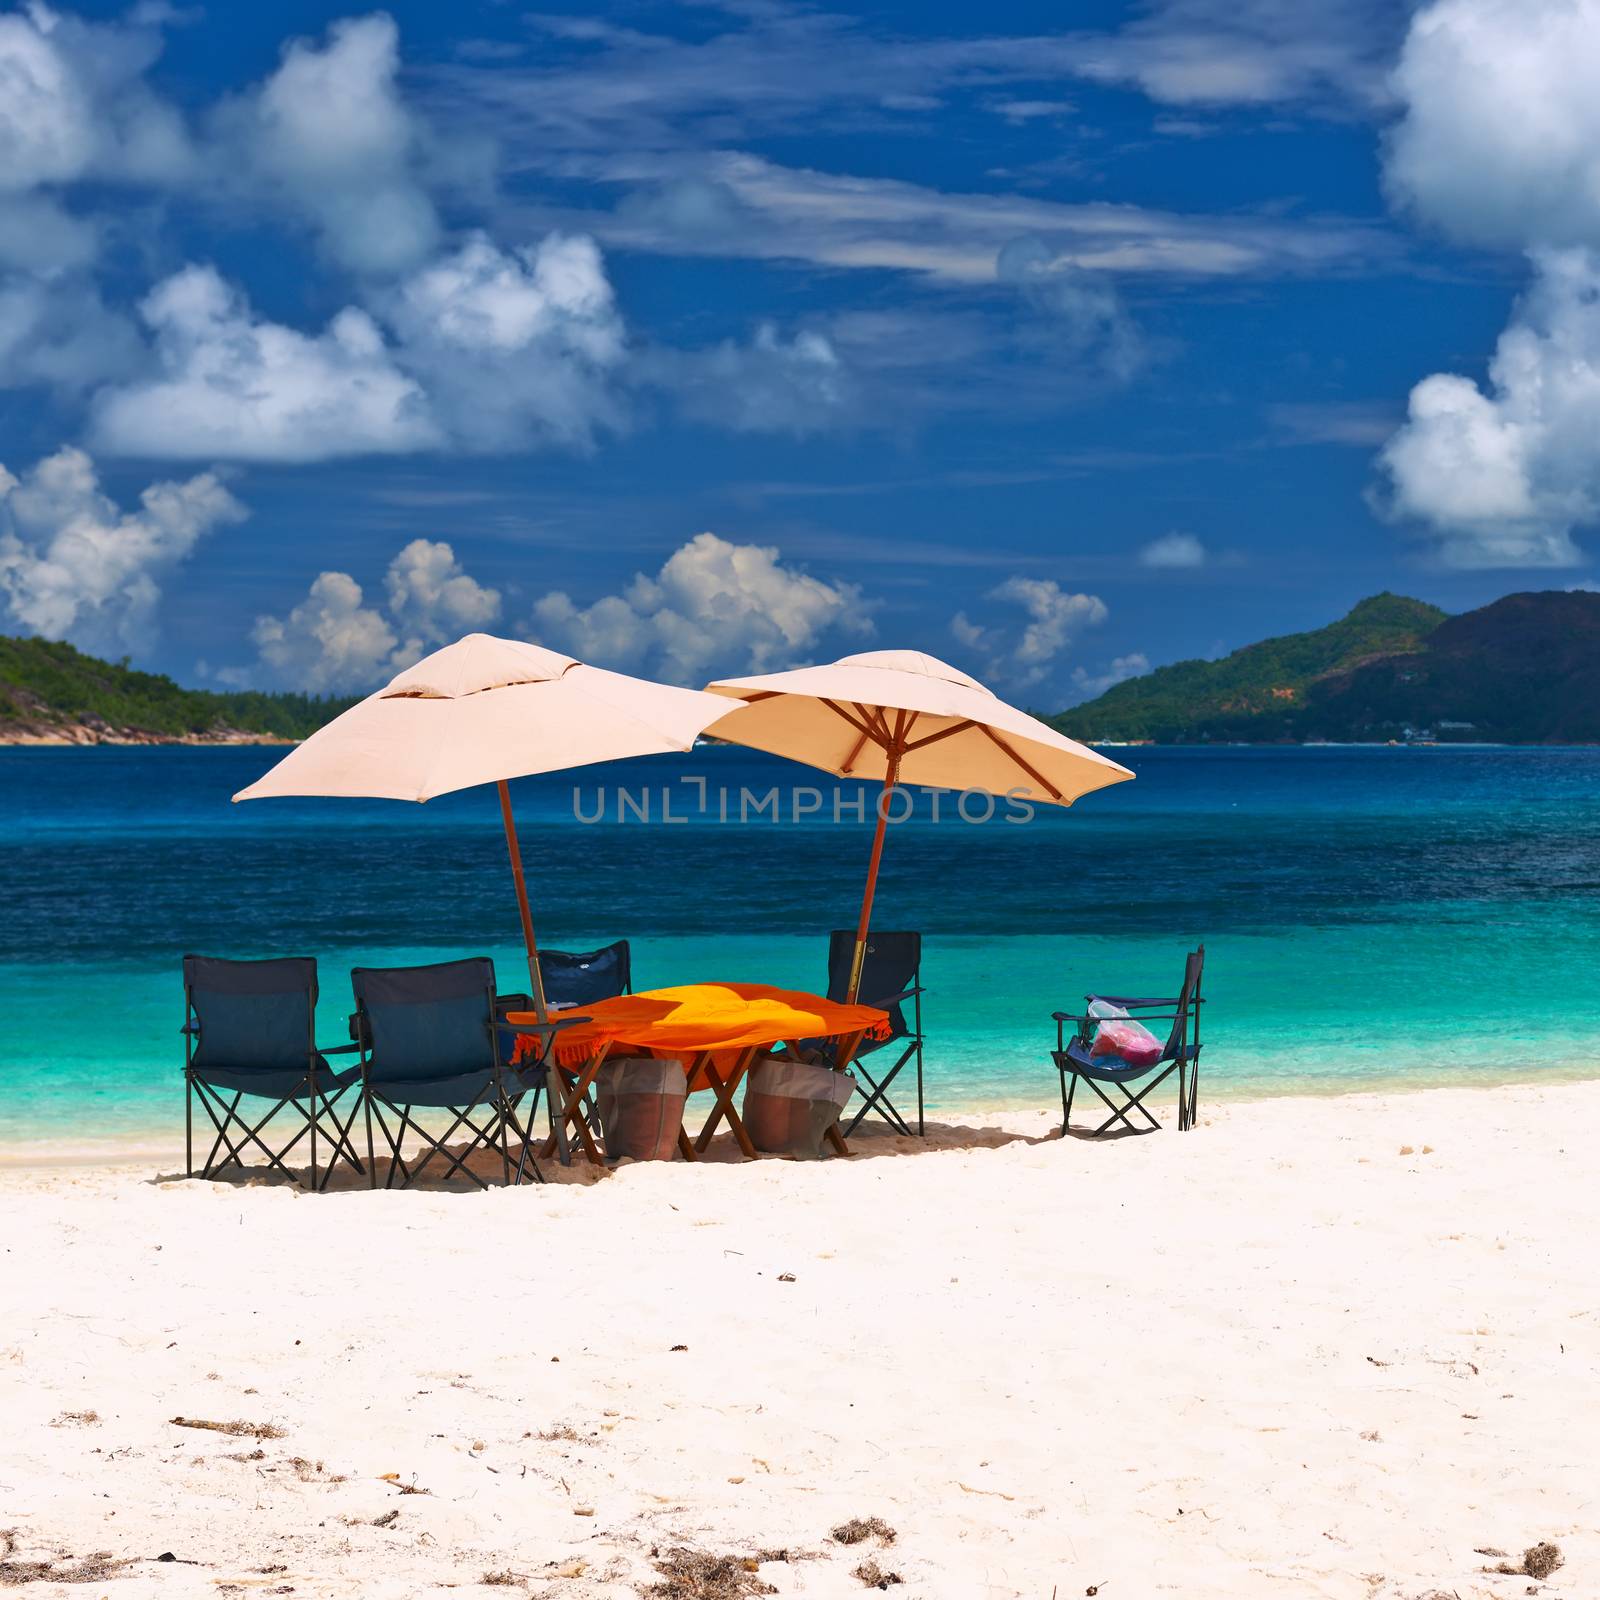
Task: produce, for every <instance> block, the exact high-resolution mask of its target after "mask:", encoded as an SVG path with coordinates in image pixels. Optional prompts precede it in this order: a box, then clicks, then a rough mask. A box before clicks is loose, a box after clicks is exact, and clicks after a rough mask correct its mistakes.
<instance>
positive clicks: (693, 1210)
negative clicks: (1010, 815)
mask: <svg viewBox="0 0 1600 1600" xmlns="http://www.w3.org/2000/svg"><path fill="white" fill-rule="evenodd" d="M1163 1110H1164V1111H1165V1112H1166V1113H1167V1114H1170V1111H1171V1107H1170V1104H1168V1105H1166V1106H1164V1107H1163ZM972 1120H973V1121H974V1123H976V1122H977V1121H979V1120H981V1119H972ZM994 1120H995V1122H996V1123H997V1124H998V1128H989V1129H986V1130H985V1129H979V1128H977V1127H976V1126H974V1127H968V1128H959V1129H952V1128H947V1129H943V1130H941V1131H940V1132H939V1133H938V1135H937V1137H935V1138H933V1139H930V1140H929V1141H928V1142H927V1144H926V1146H923V1145H921V1144H918V1143H915V1142H909V1141H898V1140H892V1139H889V1138H881V1139H873V1138H861V1139H858V1140H857V1142H856V1148H857V1150H859V1151H860V1152H862V1154H861V1155H860V1157H859V1158H857V1159H854V1160H851V1161H850V1162H840V1161H831V1162H817V1163H810V1164H796V1163H788V1162H780V1161H762V1162H759V1163H755V1164H749V1165H743V1164H735V1163H733V1162H731V1161H725V1160H719V1161H711V1162H707V1163H706V1164H704V1165H702V1166H699V1167H687V1166H684V1165H682V1164H681V1163H679V1164H673V1165H670V1166H630V1167H624V1168H621V1169H619V1170H617V1171H615V1172H613V1173H610V1174H607V1175H604V1176H601V1177H598V1178H596V1177H594V1176H592V1175H590V1174H587V1173H584V1172H582V1171H576V1170H575V1172H574V1173H573V1174H572V1175H570V1176H568V1177H567V1178H566V1181H559V1182H552V1183H550V1184H548V1185H546V1186H544V1187H542V1188H524V1189H521V1190H514V1191H507V1190H498V1191H496V1192H492V1193H488V1194H480V1193H468V1192H459V1191H449V1192H444V1191H437V1190H436V1191H432V1192H414V1193H406V1194H402V1193H388V1194H385V1193H379V1194H370V1193H368V1192H366V1191H365V1190H360V1191H353V1192H343V1193H336V1194H330V1195H327V1196H322V1197H315V1196H307V1195H303V1194H299V1193H296V1192H295V1191H293V1190H291V1189H288V1188H284V1187H277V1186H268V1185H251V1186H239V1185H233V1184H222V1183H185V1182H181V1181H180V1182H170V1181H163V1180H159V1179H155V1178H154V1176H153V1175H154V1173H155V1172H156V1171H157V1170H158V1169H157V1168H155V1167H153V1166H152V1165H150V1164H148V1163H146V1164H143V1165H139V1166H120V1167H105V1166H84V1165H78V1166H69V1165H55V1166H32V1167H30V1166H13V1167H9V1168H6V1169H0V1241H3V1248H4V1257H3V1263H4V1271H3V1274H0V1418H3V1429H0V1530H9V1533H8V1534H6V1535H5V1536H4V1537H0V1556H3V1561H4V1563H5V1564H4V1565H0V1583H4V1582H12V1581H16V1580H17V1579H18V1578H19V1577H22V1576H26V1574H27V1572H28V1571H29V1570H30V1569H29V1568H27V1566H26V1565H25V1564H26V1563H29V1562H40V1563H48V1564H50V1565H49V1566H48V1567H47V1569H46V1570H48V1571H51V1572H53V1573H54V1574H55V1575H56V1577H57V1578H58V1579H59V1578H66V1577H76V1578H79V1579H86V1580H91V1581H84V1582H74V1583H70V1584H68V1583H65V1582H56V1581H51V1580H45V1581H40V1582H38V1583H37V1584H35V1585H34V1586H33V1587H27V1588H24V1590H23V1591H22V1592H25V1593H56V1592H59V1593H61V1594H70V1595H73V1596H87V1595H99V1594H105V1595H109V1596H113V1597H128V1600H133V1597H137V1596H141V1595H145V1594H161V1595H171V1596H180V1595H182V1596H188V1595H206V1596H215V1595H249V1594H291V1593H292V1594H294V1595H297V1596H301V1597H306V1596H323V1595H363V1596H374V1597H381V1596H395V1597H400V1596H406V1597H409V1596H420V1595H434V1594H443V1593H444V1592H445V1591H446V1590H449V1591H450V1592H451V1593H452V1594H455V1595H462V1594H468V1595H470V1594H473V1593H478V1592H481V1593H483V1594H485V1595H489V1594H505V1593H512V1594H514V1593H516V1592H518V1591H519V1590H520V1591H522V1592H526V1593H529V1594H533V1595H539V1596H550V1597H562V1600H566V1597H571V1600H581V1597H585V1596H611V1595H634V1594H638V1593H646V1594H648V1593H652V1592H659V1593H662V1594H669V1595H675V1596H679V1597H680V1600H681V1597H684V1596H693V1595H696V1594H702V1593H703V1594H705V1595H708V1596H711V1595H715V1596H737V1595H739V1594H742V1593H752V1594H753V1593H771V1594H778V1595H811V1596H824V1595H826V1596H833V1595H840V1596H843V1595H858V1594H865V1593H867V1592H869V1589H868V1588H867V1586H866V1585H867V1583H868V1582H876V1581H877V1580H879V1579H882V1578H886V1577H888V1576H890V1575H898V1577H899V1579H900V1580H902V1581H901V1583H899V1584H898V1585H892V1586H891V1592H894V1593H898V1594H900V1595H904V1596H906V1597H907V1600H914V1597H940V1600H943V1597H950V1600H989V1597H994V1600H1000V1597H1010V1596H1018V1597H1027V1600H1050V1597H1051V1596H1052V1595H1054V1596H1056V1597H1058V1600H1069V1597H1077V1596H1086V1595H1094V1594H1096V1593H1097V1592H1098V1594H1099V1595H1100V1596H1103V1597H1104V1600H1140V1597H1143V1596H1149V1595H1156V1594H1174V1595H1181V1596H1185V1597H1194V1596H1230V1597H1233V1596H1253V1595H1275V1596H1296V1597H1298V1596H1338V1597H1344V1596H1349V1597H1352V1600H1383V1597H1403V1600H1423V1597H1436V1600H1442V1597H1460V1600H1469V1597H1477V1596H1490V1595H1492V1596H1499V1597H1506V1600H1509V1597H1511V1596H1519V1595H1523V1594H1526V1593H1538V1594H1546V1593H1547V1594H1554V1595H1562V1596H1579V1595H1600V1532H1597V1526H1600V1249H1597V1248H1596V1237H1597V1233H1596V1217H1595V1212H1596V1203H1597V1200H1600V1177H1597V1168H1596V1156H1595V1152H1596V1150H1597V1149H1600V1083H1586V1084H1567V1085H1554V1086H1541V1087H1533V1086H1522V1087H1517V1088H1513V1089H1508V1090H1503V1091H1494V1092H1490V1091H1485V1090H1477V1089H1470V1090H1467V1089H1463V1090H1449V1089H1440V1090H1431V1091H1427V1092H1423V1093H1416V1094H1397V1095H1392V1096H1367V1095H1359V1096H1349V1097H1345V1098H1324V1099H1299V1100H1296V1099H1278V1100H1273V1101H1268V1102H1261V1103H1255V1104H1229V1105H1226V1106H1224V1107H1222V1108H1221V1109H1217V1108H1211V1109H1207V1108H1206V1107H1205V1106H1202V1111H1201V1125H1200V1126H1199V1127H1198V1128H1197V1129H1195V1130H1194V1131H1193V1132H1192V1133H1188V1134H1181V1135H1180V1134H1178V1133H1177V1132H1175V1131H1171V1130H1170V1129H1169V1130H1168V1131H1165V1132H1163V1133H1160V1134H1155V1135H1151V1136H1149V1137H1144V1138H1138V1139H1122V1140H1114V1141H1102V1142H1097V1143H1090V1142H1087V1141H1081V1140H1068V1141H1065V1142H1063V1141H1060V1140H1057V1139H1055V1138H1053V1137H1047V1135H1049V1134H1050V1133H1052V1132H1053V1124H1052V1123H1051V1122H1050V1119H1049V1118H1048V1116H1047V1115H1046V1114H1044V1113H1042V1112H1040V1113H1015V1112H1013V1113H1007V1114H1004V1115H1003V1116H999V1115H997V1117H996V1118H995V1119H994ZM1000 1129H1003V1131H999V1130H1000ZM166 1170H167V1171H169V1172H170V1171H171V1170H172V1165H171V1163H169V1164H168V1166H167V1168H166ZM180 1417H181V1418H185V1419H189V1421H190V1422H195V1421H211V1422H220V1423H234V1422H237V1423H241V1424H249V1425H251V1426H256V1427H259V1428H260V1429H261V1433H260V1436H259V1437H258V1436H256V1435H254V1434H252V1433H248V1432H246V1433H242V1434H240V1435H237V1436H232V1435H228V1434H223V1433H218V1432H214V1431H210V1430H207V1429H202V1428H196V1427H192V1426H183V1425H179V1424H177V1423H175V1422H174V1419H175V1418H180ZM870 1518H879V1519H881V1520H882V1523H883V1524H884V1525H886V1527H888V1528H890V1529H892V1530H894V1534H895V1537H894V1539H893V1542H892V1543H891V1542H888V1541H887V1538H886V1536H883V1535H869V1536H868V1537H866V1538H865V1539H863V1540H862V1541H861V1542H859V1543H855V1544H842V1543H840V1542H838V1541H837V1540H835V1539H834V1538H833V1537H832V1530H834V1529H836V1528H839V1527H841V1525H843V1524H845V1523H847V1522H849V1521H850V1520H851V1519H870ZM1539 1540H1552V1541H1554V1542H1555V1543H1556V1544H1557V1545H1559V1546H1560V1549H1561V1551H1562V1553H1563V1555H1564V1556H1565V1558H1566V1559H1565V1565H1564V1566H1563V1567H1561V1568H1560V1569H1559V1570H1558V1571H1556V1572H1555V1573H1554V1574H1553V1575H1552V1576H1551V1578H1550V1579H1549V1581H1548V1583H1547V1584H1541V1583H1538V1582H1536V1581H1535V1579H1534V1578H1532V1577H1528V1576H1520V1575H1519V1576H1508V1575H1498V1574H1493V1573H1490V1572H1487V1571H1486V1570H1485V1569H1486V1568H1490V1567H1494V1566H1496V1565H1498V1564H1500V1563H1501V1562H1502V1561H1505V1562H1506V1564H1508V1565H1511V1566H1516V1565H1518V1564H1519V1563H1520V1561H1521V1559H1522V1553H1523V1551H1524V1550H1525V1548H1526V1547H1528V1546H1531V1545H1533V1544H1534V1543H1535V1542H1536V1541H1539ZM8 1546H9V1553H8V1554H6V1553H5V1552H6V1550H7V1547H8ZM680 1549H681V1550H687V1551H691V1552H698V1553H701V1554H704V1555H709V1556H712V1557H723V1556H732V1557H735V1558H738V1559H735V1560H734V1561H733V1562H731V1563H729V1564H728V1565H727V1566H726V1567H725V1568H724V1571H723V1578H724V1580H725V1583H724V1586H723V1587H715V1586H703V1587H695V1586H693V1585H687V1586H680V1587H678V1588H666V1589H662V1590H660V1591H654V1590H652V1588H651V1585H652V1584H655V1583H665V1582H667V1581H668V1580H667V1579H665V1578H664V1577H663V1576H662V1575H661V1573H660V1571H659V1570H658V1563H660V1562H662V1561H666V1560H669V1559H671V1552H673V1551H675V1550H680ZM1490 1550H1494V1551H1501V1552H1505V1553H1506V1554H1505V1555H1504V1556H1501V1555H1495V1554H1485V1553H1483V1552H1485V1551H1490ZM101 1552H104V1553H107V1554H106V1557H105V1559H104V1561H102V1562H101V1564H100V1565H98V1566H97V1565H96V1564H94V1563H92V1562H91V1563H89V1564H88V1565H82V1563H84V1562H85V1559H86V1558H89V1557H92V1556H96V1555H97V1553H101ZM164 1554H170V1556H171V1557H172V1558H173V1559H171V1560H167V1559H163V1557H164ZM745 1558H748V1563H749V1565H746V1562H745ZM123 1562H126V1563H129V1564H128V1565H126V1566H119V1565H117V1564H118V1563H123ZM868 1563H875V1564H876V1566H875V1567H871V1566H869V1565H868ZM751 1566H753V1567H754V1568H755V1570H753V1571H752V1570H750V1567H751ZM858 1569H860V1571H861V1572H862V1573H864V1575H865V1577H863V1576H858V1575H857V1573H858ZM489 1577H495V1578H498V1579H499V1580H500V1581H499V1582H497V1583H495V1584H494V1585H493V1586H490V1587H485V1588H482V1589H481V1590H480V1589H479V1588H478V1587H477V1586H478V1585H479V1584H480V1583H482V1582H483V1581H484V1580H485V1579H486V1578H489Z"/></svg>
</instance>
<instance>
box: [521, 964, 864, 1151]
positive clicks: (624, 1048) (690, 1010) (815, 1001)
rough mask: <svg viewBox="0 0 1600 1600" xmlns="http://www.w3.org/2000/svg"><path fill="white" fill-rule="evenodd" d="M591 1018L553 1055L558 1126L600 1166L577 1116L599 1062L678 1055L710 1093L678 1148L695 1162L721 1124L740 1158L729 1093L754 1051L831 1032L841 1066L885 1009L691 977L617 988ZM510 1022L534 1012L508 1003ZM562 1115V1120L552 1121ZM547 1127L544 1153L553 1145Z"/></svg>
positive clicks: (568, 1033) (740, 1122)
mask: <svg viewBox="0 0 1600 1600" xmlns="http://www.w3.org/2000/svg"><path fill="white" fill-rule="evenodd" d="M583 1013H584V1016H585V1017H586V1018H587V1019H588V1020H587V1021H585V1022H580V1023H577V1024H576V1025H574V1026H573V1027H571V1028H568V1029H565V1030H564V1031H563V1032H562V1033H560V1034H559V1035H557V1038H556V1043H555V1046H554V1048H555V1050H556V1064H557V1066H558V1067H560V1068H561V1069H562V1071H563V1072H566V1073H570V1074H571V1075H572V1085H571V1088H570V1090H569V1091H568V1093H567V1094H566V1096H565V1098H564V1100H563V1103H562V1105H561V1107H560V1110H559V1112H556V1113H554V1118H553V1121H554V1127H558V1128H560V1127H566V1126H568V1125H570V1126H571V1127H572V1129H573V1131H574V1133H575V1134H576V1136H577V1140H578V1142H579V1143H580V1144H581V1145H582V1146H583V1151H584V1154H585V1155H586V1156H587V1157H588V1158H589V1160H590V1161H592V1162H594V1163H595V1164H596V1165H599V1164H600V1163H601V1161H602V1157H601V1154H600V1151H599V1149H598V1147H597V1146H596V1144H595V1142H594V1138H593V1135H592V1134H591V1133H590V1131H589V1128H588V1125H587V1124H586V1123H585V1121H584V1119H583V1115H582V1106H583V1101H584V1097H585V1096H586V1095H587V1094H588V1093H589V1090H590V1088H591V1087H592V1086H593V1084H594V1081H595V1078H596V1077H597V1076H598V1074H599V1071H600V1068H601V1067H602V1066H603V1065H604V1063H605V1061H606V1059H607V1058H608V1057H609V1056H613V1055H630V1056H654V1057H657V1058H674V1059H676V1060H678V1061H681V1062H682V1063H683V1068H684V1072H685V1075H686V1077H687V1079H688V1092H689V1093H690V1094H695V1093H698V1092H700V1091H701V1090H705V1089H709V1090H711V1092H712V1094H713V1095H715V1097H716V1104H715V1105H714V1106H713V1107H712V1108H711V1113H710V1115H709V1116H708V1117H707V1118H706V1120H705V1123H704V1125H703V1126H702V1127H701V1129H700V1132H699V1134H698V1136H697V1137H696V1138H695V1139H694V1140H693V1142H692V1143H691V1141H690V1139H689V1136H688V1134H687V1133H685V1132H684V1131H683V1130H682V1129H681V1128H680V1129H679V1131H678V1148H679V1150H680V1151H682V1153H683V1156H684V1159H685V1160H686V1161H693V1160H695V1159H697V1157H698V1156H699V1155H700V1154H701V1153H703V1152H704V1151H705V1149H706V1147H707V1145H709V1144H710V1142H711V1136H712V1135H713V1134H714V1133H715V1132H716V1130H717V1126H718V1124H719V1123H720V1122H721V1121H722V1120H723V1118H724V1117H725V1118H727V1122H728V1127H729V1129H730V1130H731V1132H732V1133H733V1136H734V1139H735V1140H736V1141H737V1142H738V1145H739V1149H740V1150H741V1151H742V1152H743V1153H744V1155H745V1156H746V1158H753V1157H754V1156H755V1155H756V1153H757V1152H756V1147H755V1145H754V1144H752V1143H751V1141H750V1135H749V1133H748V1132H747V1131H746V1129H745V1125H744V1119H743V1118H742V1117H741V1116H740V1115H739V1109H738V1107H737V1106H736V1105H735V1104H734V1096H735V1094H736V1093H737V1092H738V1088H739V1085H740V1084H741V1083H742V1082H743V1081H744V1077H745V1074H746V1073H748V1072H749V1071H750V1069H751V1067H752V1066H754V1065H755V1062H756V1060H757V1058H758V1057H759V1056H761V1055H762V1054H763V1053H765V1052H766V1051H769V1050H771V1049H772V1048H773V1046H775V1045H778V1044H789V1045H794V1044H797V1043H798V1042H799V1041H801V1040H809V1039H828V1040H833V1041H836V1048H835V1051H834V1065H835V1067H836V1068H837V1069H838V1070H839V1071H841V1072H842V1071H843V1070H844V1069H845V1068H846V1067H847V1066H849V1064H850V1062H851V1060H852V1059H854V1056H855V1053H856V1050H857V1049H858V1048H859V1047H860V1044H861V1040H862V1039H863V1038H864V1037H866V1036H867V1035H869V1034H871V1035H874V1036H878V1037H882V1036H884V1035H885V1034H887V1032H888V1028H889V1016H888V1013H887V1012H884V1011H879V1010H877V1009H876V1008H875V1007H872V1006H846V1005H836V1004H835V1003H834V1002H833V1001H831V1000H827V999H824V998H823V997H822V996H821V995H815V994H808V993H806V992H805V991H804V990H799V989H778V988H774V987H773V986H772V985H770V984H757V983H695V984H685V985H682V986H680V987H677V988H672V989H651V990H647V991H645V992H644V993H642V994H632V995H619V996H617V997H616V998H615V999H613V1000H602V1001H599V1002H598V1003H597V1004H595V1005H591V1006H585V1007H584V1008H583ZM505 1020H506V1022H507V1023H508V1024H509V1025H510V1026H511V1027H513V1028H516V1027H519V1026H520V1027H528V1026H531V1025H532V1024H534V1023H535V1022H537V1020H538V1018H537V1016H536V1015H535V1013H533V1012H531V1011H509V1012H507V1013H506V1019H505ZM554 1119H559V1120H554ZM829 1133H830V1141H829V1142H830V1143H831V1144H832V1146H833V1148H834V1149H835V1150H836V1151H837V1152H838V1153H839V1154H840V1155H848V1154H849V1150H848V1148H847V1146H846V1145H845V1142H844V1136H843V1135H842V1134H841V1133H840V1132H839V1130H838V1129H837V1128H833V1129H830V1130H829ZM555 1144H556V1137H555V1133H554V1131H552V1133H551V1135H550V1136H549V1138H547V1139H546V1140H545V1145H544V1149H543V1151H542V1152H541V1154H543V1155H545V1156H549V1155H550V1153H551V1151H552V1150H553V1149H554V1148H555Z"/></svg>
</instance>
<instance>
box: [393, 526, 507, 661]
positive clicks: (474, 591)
mask: <svg viewBox="0 0 1600 1600" xmlns="http://www.w3.org/2000/svg"><path fill="white" fill-rule="evenodd" d="M384 584H385V587H386V589H387V590H388V594H389V612H390V614H391V615H392V616H393V617H394V619H395V621H396V622H397V623H398V624H399V625H400V626H401V627H402V628H404V629H405V630H406V631H407V632H408V633H410V634H412V635H414V636H415V637H417V638H419V639H421V640H422V641H423V643H425V644H432V643H435V642H438V641H440V640H445V639H453V638H455V637H457V636H458V635H460V634H463V633H471V632H473V631H474V630H475V629H481V628H486V627H488V625H489V624H490V623H491V622H493V621H494V619H495V618H496V617H498V616H499V615H500V593H499V591H498V590H497V589H488V588H485V587H484V586H483V585H482V584H481V583H479V582H477V581H476V580H475V579H473V578H469V577H468V576H467V574H466V573H465V572H463V571H462V570H461V563H460V562H459V561H457V560H456V555H455V551H454V550H452V549H451V548H450V546H449V545H447V544H446V543H445V542H444V541H443V540H442V539H440V540H428V539H413V540H412V541H411V543H410V544H408V545H407V546H406V547H405V548H404V549H403V550H402V551H401V552H400V553H399V554H398V555H397V556H396V557H395V558H394V560H393V561H391V562H390V563H389V572H388V575H387V577H386V578H385V580H384Z"/></svg>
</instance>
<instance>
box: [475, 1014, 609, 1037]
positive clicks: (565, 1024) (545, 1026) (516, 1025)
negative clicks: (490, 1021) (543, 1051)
mask: <svg viewBox="0 0 1600 1600" xmlns="http://www.w3.org/2000/svg"><path fill="white" fill-rule="evenodd" d="M593 1021H594V1018H593V1017H552V1018H551V1019H550V1021H548V1022H510V1021H507V1019H506V1018H505V1017H497V1018H496V1019H495V1026H496V1027H497V1028H505V1029H506V1030H507V1031H508V1032H510V1033H551V1034H555V1033H560V1031H561V1030H562V1029H563V1028H575V1027H577V1025H578V1024H579V1023H580V1022H593Z"/></svg>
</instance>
